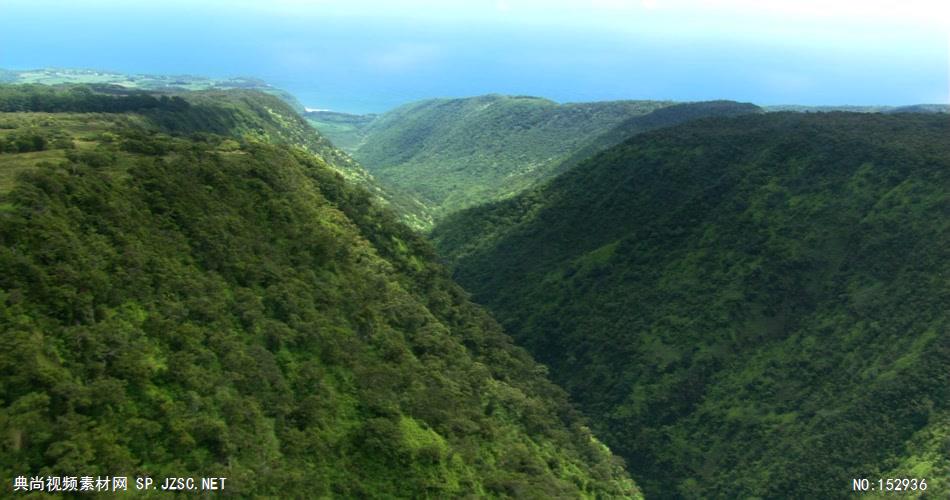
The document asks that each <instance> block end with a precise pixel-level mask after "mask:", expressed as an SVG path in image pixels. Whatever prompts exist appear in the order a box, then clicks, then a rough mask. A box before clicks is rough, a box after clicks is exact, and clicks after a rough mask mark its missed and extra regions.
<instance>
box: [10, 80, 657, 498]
mask: <svg viewBox="0 0 950 500" xmlns="http://www.w3.org/2000/svg"><path fill="white" fill-rule="evenodd" d="M47 90H48V89H40V88H37V87H26V88H23V87H19V88H10V87H0V106H6V107H3V109H4V112H2V113H0V144H2V145H3V150H2V151H0V339H2V343H3V345H4V346H5V349H4V350H3V353H2V354H0V434H2V436H3V439H0V476H2V477H5V478H13V477H16V476H20V475H66V476H74V475H84V476H85V475H90V476H97V475H103V476H106V475H109V476H112V475H128V476H135V475H142V476H144V475H148V476H152V477H178V476H183V475H184V476H193V477H194V476H219V477H227V478H228V481H227V483H226V486H227V488H226V489H227V493H229V494H230V495H232V496H235V497H245V498H254V497H272V498H319V497H341V498H393V497H400V498H456V497H518V498H579V497H589V498H611V497H614V498H616V497H639V493H638V491H637V489H636V487H635V486H634V485H633V483H632V482H631V480H630V479H629V478H628V476H627V475H626V473H625V472H624V470H623V468H622V464H621V462H620V461H619V460H618V459H617V458H616V457H613V456H611V454H610V452H609V450H607V449H606V448H605V447H604V446H603V445H601V444H600V443H599V442H598V441H597V440H595V439H594V438H593V437H592V435H591V434H590V432H589V431H588V430H587V428H586V427H585V426H584V422H583V420H581V418H580V417H579V415H578V413H577V412H576V411H575V410H574V409H572V407H571V406H570V404H569V403H568V402H567V400H566V396H565V394H564V392H563V391H562V390H560V389H559V388H557V387H556V386H554V385H553V384H552V383H550V382H548V380H547V379H546V375H545V374H546V370H545V368H544V367H543V366H541V365H539V364H536V363H535V362H534V361H532V359H531V357H530V356H529V355H528V354H527V353H526V352H525V351H523V350H521V349H519V348H516V347H515V346H514V345H512V343H511V341H510V339H509V338H508V337H507V336H506V335H505V334H504V333H503V332H502V330H501V329H500V327H499V326H498V325H497V324H496V323H495V322H494V320H493V319H492V318H491V317H490V316H489V315H488V314H487V313H485V312H484V311H483V310H481V309H480V308H479V307H476V306H474V305H473V304H471V303H470V302H469V301H468V300H467V298H466V294H465V293H464V292H463V291H462V290H461V289H460V288H459V287H458V286H456V285H455V284H453V283H452V281H451V280H450V279H449V277H448V276H447V274H446V273H445V272H444V271H443V270H442V269H441V267H440V266H439V265H438V264H437V263H436V262H435V257H434V254H433V250H432V249H431V248H430V247H429V245H428V244H427V243H426V242H425V241H423V240H422V239H420V238H419V237H418V236H416V235H415V233H413V232H412V231H411V230H410V229H409V228H407V227H406V226H404V225H402V224H400V223H398V222H396V221H395V219H394V217H393V216H392V215H391V214H390V212H389V211H388V210H386V209H382V208H380V207H379V206H378V205H377V204H376V203H375V201H374V200H373V196H372V195H371V194H370V193H368V192H367V191H365V190H363V189H362V188H359V187H355V186H353V185H352V184H351V183H349V182H347V181H346V180H345V179H344V178H343V177H342V176H341V175H340V174H339V173H337V171H335V170H334V169H333V168H331V166H330V163H331V162H333V161H336V158H337V157H336V156H335V154H334V152H333V151H332V150H329V149H321V148H323V147H325V146H321V144H323V142H322V139H321V138H319V137H318V136H316V135H313V134H311V133H308V132H307V130H306V129H304V128H299V129H298V128H297V127H296V125H295V122H294V121H293V120H292V118H288V116H287V115H284V114H283V113H281V112H280V111H279V109H278V108H276V104H275V103H273V101H270V100H269V98H267V97H266V96H263V95H261V94H256V93H210V94H194V95H192V94H185V95H183V96H182V97H180V98H168V99H163V98H152V99H150V98H148V96H145V95H142V94H121V95H111V96H109V97H107V98H104V97H102V94H101V93H99V92H94V91H92V90H91V89H84V88H79V87H67V88H60V89H54V90H53V91H51V92H47ZM24 93H25V94H27V95H29V98H28V99H27V101H26V102H27V103H28V104H26V105H24V106H25V107H19V108H17V110H16V112H10V109H11V108H10V107H9V106H11V104H10V103H11V102H14V101H16V99H14V98H15V97H16V96H19V95H22V94H24ZM10 96H13V98H11V97H10ZM70 96H71V97H70ZM16 102H20V101H16ZM83 103H86V104H83ZM88 103H96V104H95V106H96V107H94V109H90V108H84V106H87V105H88V106H92V105H91V104H88ZM54 104H55V106H54ZM56 106H62V107H63V109H54V107H56ZM38 110H42V111H43V112H36V111H38ZM287 120H290V121H289V122H288V121H287ZM288 124H289V125H288ZM298 133H299V134H300V135H298ZM36 138H39V139H36ZM21 146H22V147H21ZM314 153H317V154H314ZM159 493H160V492H159ZM145 496H148V494H147V493H146V494H145Z"/></svg>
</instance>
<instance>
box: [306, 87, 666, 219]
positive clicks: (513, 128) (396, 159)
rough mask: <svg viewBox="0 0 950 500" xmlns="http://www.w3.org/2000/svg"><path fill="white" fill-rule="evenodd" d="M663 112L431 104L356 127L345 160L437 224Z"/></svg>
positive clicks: (484, 100)
mask: <svg viewBox="0 0 950 500" xmlns="http://www.w3.org/2000/svg"><path fill="white" fill-rule="evenodd" d="M670 104H672V103H669V102H658V101H617V102H600V103H583V104H557V103H555V102H552V101H549V100H546V99H540V98H536V97H523V96H519V97H511V96H501V95H488V96H481V97H473V98H466V99H433V100H427V101H421V102H417V103H412V104H408V105H405V106H402V107H399V108H397V109H395V110H392V111H389V112H387V113H383V114H381V115H380V116H378V117H376V119H374V120H373V121H372V122H370V123H369V124H367V125H365V126H364V127H362V129H361V131H360V133H361V134H362V136H363V137H362V142H361V145H360V146H359V147H357V148H356V149H354V150H353V151H352V154H353V156H354V158H356V159H357V160H358V161H359V162H360V163H361V164H363V165H364V166H365V167H366V168H367V169H368V170H369V171H370V172H372V173H373V175H374V176H376V177H378V178H379V179H380V180H381V181H382V182H385V183H389V184H392V185H395V186H397V187H400V188H403V189H405V190H407V191H409V192H412V193H416V194H417V195H418V196H419V197H420V199H421V200H422V201H423V202H424V203H426V204H427V205H429V206H430V207H432V208H433V213H434V215H435V216H436V217H440V216H444V215H445V214H447V213H450V212H452V211H455V210H459V209H462V208H465V207H468V206H472V205H476V204H480V203H484V202H486V201H491V200H497V199H502V198H505V197H509V196H512V195H514V194H516V193H518V192H520V191H522V190H523V189H525V188H527V187H529V186H531V185H533V184H534V183H536V182H538V181H539V180H542V179H545V178H548V177H550V176H551V175H553V172H554V169H555V168H556V167H557V166H558V165H559V164H560V163H561V162H562V161H563V160H564V159H566V158H567V157H568V156H569V155H570V154H571V153H573V152H574V151H575V150H577V149H578V148H580V147H583V146H584V145H586V144H587V143H588V142H589V141H591V140H593V139H594V138H596V137H598V136H600V135H601V134H603V133H605V132H607V131H608V130H610V129H611V128H613V127H615V126H617V125H619V124H621V123H622V122H623V121H625V120H626V119H628V118H630V117H632V116H636V115H642V114H646V113H649V112H651V111H653V110H655V109H658V108H661V107H664V106H668V105H670ZM317 126H318V127H320V126H319V124H317ZM324 130H326V129H324Z"/></svg>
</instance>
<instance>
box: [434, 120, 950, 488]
mask: <svg viewBox="0 0 950 500" xmlns="http://www.w3.org/2000/svg"><path fill="white" fill-rule="evenodd" d="M948 192H950V122H948V121H947V120H946V118H945V117H941V116H935V115H926V114H893V115H886V114H854V113H812V114H798V113H769V114H759V115H749V116H742V117H738V118H731V119H707V120H698V121H693V122H690V123H687V124H684V125H680V126H677V127H673V128H667V129H662V130H656V131H652V132H648V133H645V134H642V135H639V136H637V137H634V138H633V139H631V140H629V141H627V142H624V143H623V144H620V145H618V146H616V147H614V148H611V149H609V150H607V151H605V152H603V153H601V154H600V155H598V156H595V157H594V158H592V159H590V160H589V161H586V162H583V163H581V164H580V165H578V166H577V167H576V168H574V169H573V170H571V171H569V172H567V173H565V174H563V175H561V176H559V177H557V178H555V179H554V180H553V181H551V182H549V183H548V184H546V185H544V186H542V187H539V188H536V189H533V190H531V191H528V192H526V193H524V194H522V195H520V196H517V197H515V198H513V199H511V200H508V201H503V202H498V203H494V204H492V205H488V206H485V207H479V208H475V209H471V210H468V211H465V212H462V213H459V214H456V215H455V216H452V217H450V218H449V219H448V220H446V221H445V222H444V223H443V224H441V225H440V226H438V227H437V228H436V229H435V230H434V231H433V233H432V234H433V238H434V240H435V242H436V243H437V247H438V249H439V250H440V252H442V253H443V255H446V256H448V258H450V259H451V261H452V262H453V266H454V269H455V276H456V278H457V280H458V281H459V282H460V283H461V284H462V285H463V286H465V287H466V288H467V289H468V290H470V291H472V292H473V293H474V298H475V299H476V300H477V301H479V302H481V303H483V304H486V305H487V306H488V307H489V309H490V310H491V311H492V312H493V313H494V314H495V316H496V317H497V318H498V319H499V320H500V321H501V322H502V324H503V325H504V326H505V328H506V330H507V331H508V332H509V333H511V334H512V336H513V337H514V338H515V339H516V341H518V342H519V344H520V345H523V346H525V347H527V348H528V349H529V351H531V353H532V354H534V356H535V357H536V358H537V359H538V360H539V361H542V362H544V363H545V364H547V365H548V366H549V367H550V373H551V374H552V378H553V379H554V380H555V381H556V382H558V383H560V384H561V385H562V386H563V387H564V388H566V389H567V390H568V392H569V393H570V394H571V396H572V398H573V400H574V401H576V402H577V403H578V405H579V407H580V408H581V409H582V411H584V412H585V413H586V414H587V415H588V416H589V417H590V418H591V419H592V421H593V425H592V428H593V429H594V432H595V433H596V434H597V435H599V436H601V437H603V438H604V439H605V442H606V443H607V444H608V445H609V446H610V447H611V448H612V449H613V450H614V451H616V452H618V453H619V454H620V455H622V456H623V457H625V458H626V459H627V463H628V466H629V470H630V471H631V475H633V477H634V479H635V480H637V482H638V484H640V485H641V486H642V487H643V490H644V493H645V494H646V496H647V497H648V498H674V497H681V498H839V497H846V496H849V495H851V494H852V493H851V484H852V483H851V481H852V478H878V477H884V478H888V477H897V478H902V477H903V478H925V479H926V480H927V481H928V482H929V489H928V490H927V492H926V494H925V495H923V496H924V497H927V498H946V497H947V495H948V492H950V489H948V488H950V485H948V484H947V477H948V476H947V471H948V468H950V461H948V456H950V448H948V446H950V441H948V436H950V426H948V418H950V334H948V333H950V315H948V309H947V304H950V281H948V279H947V277H948V276H950V197H948V195H947V193H948Z"/></svg>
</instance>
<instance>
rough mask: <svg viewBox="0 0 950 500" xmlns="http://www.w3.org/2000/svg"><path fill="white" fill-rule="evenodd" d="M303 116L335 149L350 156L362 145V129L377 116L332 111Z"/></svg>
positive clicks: (308, 113) (364, 135)
mask: <svg viewBox="0 0 950 500" xmlns="http://www.w3.org/2000/svg"><path fill="white" fill-rule="evenodd" d="M303 116H304V117H305V118H306V119H307V121H308V122H310V124H311V125H313V128H315V129H317V130H319V131H320V134H321V135H323V136H325V137H326V138H327V139H329V140H330V141H331V142H332V143H333V144H334V145H335V146H336V147H338V148H340V149H342V150H343V151H346V152H347V153H350V154H352V153H353V152H354V151H356V150H357V149H359V148H360V146H362V145H363V141H364V140H365V138H366V134H365V132H364V129H365V128H366V126H367V125H369V124H370V123H372V122H373V120H375V119H376V116H377V115H372V114H371V115H351V114H347V113H337V112H334V111H308V112H306V113H304V114H303Z"/></svg>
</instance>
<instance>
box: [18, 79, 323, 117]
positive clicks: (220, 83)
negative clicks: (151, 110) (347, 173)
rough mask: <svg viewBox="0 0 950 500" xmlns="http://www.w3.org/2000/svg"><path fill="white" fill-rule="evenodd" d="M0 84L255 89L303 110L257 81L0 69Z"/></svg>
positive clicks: (174, 89) (171, 89)
mask: <svg viewBox="0 0 950 500" xmlns="http://www.w3.org/2000/svg"><path fill="white" fill-rule="evenodd" d="M0 83H22V84H42V85H62V84H72V85H76V84H80V85H113V86H117V87H121V88H124V89H128V90H144V91H148V92H163V93H168V92H173V93H181V92H190V91H200V90H233V89H243V90H257V91H260V92H264V93H267V94H271V95H274V96H276V97H278V98H280V99H281V100H283V101H284V102H286V103H287V104H288V105H289V106H291V107H292V108H293V109H294V110H295V111H297V112H298V113H303V112H304V111H305V108H304V106H303V104H300V102H299V101H298V100H297V98H296V97H294V96H293V95H291V94H290V93H288V92H286V91H284V90H281V89H278V88H276V87H273V86H271V85H269V84H268V83H267V82H265V81H263V80H259V79H257V78H228V79H223V80H222V79H213V78H205V77H201V76H192V75H127V74H124V73H114V72H111V71H97V70H90V69H67V68H44V69H32V70H25V71H9V70H3V69H0Z"/></svg>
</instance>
